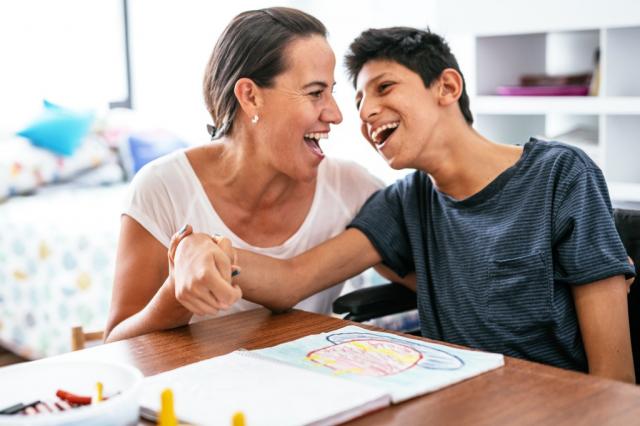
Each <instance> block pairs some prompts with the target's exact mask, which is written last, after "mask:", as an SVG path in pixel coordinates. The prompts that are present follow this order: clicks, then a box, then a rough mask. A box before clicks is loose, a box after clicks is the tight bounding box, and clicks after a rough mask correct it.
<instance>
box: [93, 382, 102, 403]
mask: <svg viewBox="0 0 640 426" xmlns="http://www.w3.org/2000/svg"><path fill="white" fill-rule="evenodd" d="M102 399H103V397H102V382H96V398H95V402H100V401H102Z"/></svg>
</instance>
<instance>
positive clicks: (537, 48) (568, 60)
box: [476, 30, 600, 95]
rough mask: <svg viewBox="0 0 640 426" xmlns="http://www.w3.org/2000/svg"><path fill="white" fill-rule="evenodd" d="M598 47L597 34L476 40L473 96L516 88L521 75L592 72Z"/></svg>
mask: <svg viewBox="0 0 640 426" xmlns="http://www.w3.org/2000/svg"><path fill="white" fill-rule="evenodd" d="M599 45H600V31H599V30H584V31H558V32H549V33H539V34H538V33H535V34H519V35H508V36H491V37H478V38H477V39H476V52H477V54H476V62H477V67H476V71H477V73H476V79H477V81H476V87H477V93H478V94H479V95H494V94H495V93H496V89H497V87H499V86H509V85H518V84H519V79H520V77H521V76H522V75H525V74H526V75H531V74H547V75H565V74H579V73H589V72H592V71H593V69H594V55H595V52H596V50H597V49H598V47H599Z"/></svg>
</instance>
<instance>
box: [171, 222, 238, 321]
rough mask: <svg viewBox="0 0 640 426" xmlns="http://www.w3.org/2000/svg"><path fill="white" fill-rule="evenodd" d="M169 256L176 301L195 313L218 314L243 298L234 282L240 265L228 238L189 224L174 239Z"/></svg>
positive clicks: (172, 239)
mask: <svg viewBox="0 0 640 426" xmlns="http://www.w3.org/2000/svg"><path fill="white" fill-rule="evenodd" d="M187 237H188V238H187ZM167 257H168V261H169V274H170V276H172V277H173V281H174V286H175V297H176V300H178V302H180V304H182V305H183V306H184V307H185V308H186V309H188V310H189V311H191V312H193V313H194V314H196V315H216V314H217V313H218V312H219V311H221V310H226V309H228V308H230V307H231V306H232V305H233V304H234V303H236V302H237V301H238V300H239V299H240V298H242V290H240V287H239V286H238V285H237V284H234V283H233V277H232V275H233V276H235V275H237V274H238V273H239V271H240V268H239V267H237V266H236V258H237V255H236V252H235V250H234V249H233V247H232V245H231V241H229V239H228V238H225V237H221V236H213V237H212V236H209V235H207V234H202V233H193V229H192V228H191V226H190V225H186V226H185V227H184V228H182V229H181V230H180V231H178V232H177V233H176V234H174V235H173V237H172V238H171V243H170V244H169V250H168V252H167Z"/></svg>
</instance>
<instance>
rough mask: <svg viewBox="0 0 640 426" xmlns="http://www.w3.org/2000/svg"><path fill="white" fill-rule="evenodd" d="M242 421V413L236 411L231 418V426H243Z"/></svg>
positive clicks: (243, 422)
mask: <svg viewBox="0 0 640 426" xmlns="http://www.w3.org/2000/svg"><path fill="white" fill-rule="evenodd" d="M245 424H246V423H245V421H244V413H243V412H242V411H238V412H237V413H235V414H234V415H233V417H232V418H231V426H245Z"/></svg>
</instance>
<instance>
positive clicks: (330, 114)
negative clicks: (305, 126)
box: [322, 96, 342, 124]
mask: <svg viewBox="0 0 640 426" xmlns="http://www.w3.org/2000/svg"><path fill="white" fill-rule="evenodd" d="M323 113H324V115H323V117H322V118H323V121H326V122H328V123H333V124H340V123H341V122H342V113H341V112H340V108H338V104H337V102H336V99H335V98H334V97H333V96H331V101H330V102H329V105H327V107H326V108H325V109H324V111H323Z"/></svg>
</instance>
